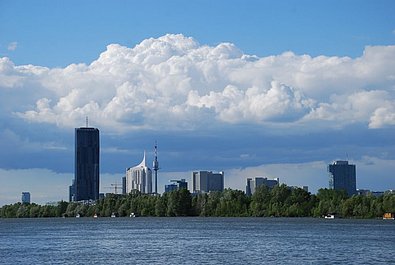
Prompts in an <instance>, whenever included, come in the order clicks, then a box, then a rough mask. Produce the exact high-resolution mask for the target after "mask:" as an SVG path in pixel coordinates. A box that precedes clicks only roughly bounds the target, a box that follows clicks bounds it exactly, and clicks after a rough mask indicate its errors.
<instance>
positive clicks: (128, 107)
mask: <svg viewBox="0 0 395 265" xmlns="http://www.w3.org/2000/svg"><path fill="white" fill-rule="evenodd" d="M393 69H395V46H368V47H366V48H365V51H364V53H363V54H362V55H361V56H360V57H358V58H355V59H353V58H349V57H327V56H318V57H311V56H309V55H296V54H294V53H292V52H285V53H283V54H280V55H273V56H268V57H262V58H260V57H257V56H251V55H248V54H244V53H243V52H242V51H241V50H239V49H238V48H237V47H236V46H235V45H234V44H232V43H220V44H219V45H217V46H207V45H201V44H199V43H198V42H197V41H196V40H194V39H193V38H190V37H185V36H183V35H180V34H179V35H173V34H168V35H165V36H162V37H160V38H150V39H146V40H143V41H142V42H141V43H140V44H138V45H136V46H135V47H133V48H129V47H125V46H121V45H118V44H111V45H109V46H107V49H106V51H104V52H103V53H102V54H100V56H99V57H98V59H97V60H95V61H93V62H92V63H91V64H89V65H86V64H72V65H69V66H67V67H65V68H53V69H48V68H44V67H39V66H32V65H29V66H15V65H14V64H13V63H12V62H11V61H10V60H9V59H8V58H0V90H1V89H4V88H8V89H16V88H18V89H22V90H24V91H25V94H26V96H28V98H29V99H30V102H24V105H23V108H24V109H23V110H22V111H20V110H18V111H15V112H16V113H17V114H18V115H19V117H22V118H23V119H26V120H28V121H30V122H44V123H52V124H56V125H58V126H65V127H76V126H79V125H81V124H83V122H84V118H85V116H89V117H90V120H91V121H92V123H93V124H95V126H99V127H101V128H106V129H107V130H108V131H117V132H120V131H121V132H122V131H130V130H136V129H144V128H149V129H153V128H159V129H161V130H162V129H167V130H173V129H193V128H198V127H207V126H210V125H212V124H218V123H225V124H246V123H247V124H252V125H258V126H276V125H281V126H283V127H284V126H285V127H286V128H292V126H300V125H306V124H307V125H312V126H314V125H315V124H316V123H321V124H324V126H326V127H333V126H343V125H345V124H349V123H362V124H365V125H366V127H368V128H381V127H386V126H393V125H394V124H395V118H394V101H395V92H394V91H395V71H394V70H393ZM30 95H31V96H30ZM339 121H340V122H339Z"/></svg>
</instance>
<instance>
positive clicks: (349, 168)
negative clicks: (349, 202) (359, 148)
mask: <svg viewBox="0 0 395 265" xmlns="http://www.w3.org/2000/svg"><path fill="white" fill-rule="evenodd" d="M328 172H329V188H330V189H334V190H344V191H346V192H347V195H348V196H352V195H354V194H356V193H357V189H356V169H355V165H351V164H348V161H335V162H334V163H333V164H330V165H329V166H328Z"/></svg>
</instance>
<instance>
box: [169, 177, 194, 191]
mask: <svg viewBox="0 0 395 265" xmlns="http://www.w3.org/2000/svg"><path fill="white" fill-rule="evenodd" d="M170 182H173V183H171V184H167V185H165V192H171V191H174V190H181V189H186V190H187V189H188V182H186V181H185V179H181V180H170Z"/></svg>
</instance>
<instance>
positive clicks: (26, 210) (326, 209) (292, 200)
mask: <svg viewBox="0 0 395 265" xmlns="http://www.w3.org/2000/svg"><path fill="white" fill-rule="evenodd" d="M385 212H390V213H394V212H395V194H385V195H384V196H381V197H374V196H352V197H347V194H346V193H345V192H342V191H335V190H329V189H320V190H319V191H318V193H317V195H312V194H310V193H308V192H306V191H305V190H303V189H300V188H290V187H287V186H286V185H284V184H283V185H280V186H276V187H274V188H273V189H269V188H267V187H266V186H259V187H257V188H256V190H255V193H254V194H253V195H252V196H246V195H245V194H244V192H242V191H240V190H232V189H225V190H224V191H223V192H210V193H202V194H196V195H192V194H191V193H190V192H189V191H188V190H186V189H182V190H178V191H172V192H169V193H165V194H163V195H162V196H160V195H155V196H154V195H148V194H141V193H140V192H138V191H133V192H131V193H129V194H128V195H115V194H108V195H107V196H106V197H105V198H103V199H100V200H99V201H97V202H96V203H93V204H83V203H76V202H72V203H68V202H65V201H60V202H59V203H58V205H56V206H51V205H44V206H42V205H38V204H35V203H31V204H21V203H15V204H12V205H4V206H3V207H1V208H0V218H34V217H61V216H65V217H75V216H76V215H77V214H79V215H80V216H82V217H92V216H93V215H95V214H97V215H99V216H102V217H109V216H111V214H112V213H114V214H115V215H117V216H120V217H124V216H129V215H130V214H131V213H134V214H135V215H137V216H169V217H171V216H235V217H236V216H256V217H269V216H278V217H309V216H314V217H321V216H323V215H326V214H328V213H334V214H338V215H341V216H343V217H345V218H376V217H382V216H383V214H384V213H385Z"/></svg>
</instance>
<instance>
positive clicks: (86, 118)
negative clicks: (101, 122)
mask: <svg viewBox="0 0 395 265" xmlns="http://www.w3.org/2000/svg"><path fill="white" fill-rule="evenodd" d="M85 125H86V128H88V127H89V126H88V116H86V117H85Z"/></svg>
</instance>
